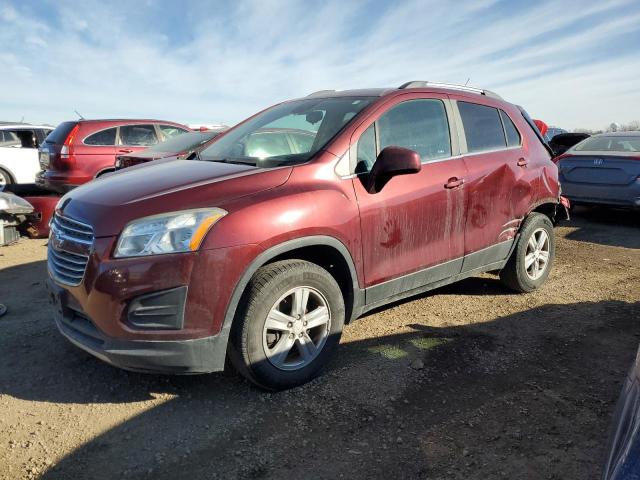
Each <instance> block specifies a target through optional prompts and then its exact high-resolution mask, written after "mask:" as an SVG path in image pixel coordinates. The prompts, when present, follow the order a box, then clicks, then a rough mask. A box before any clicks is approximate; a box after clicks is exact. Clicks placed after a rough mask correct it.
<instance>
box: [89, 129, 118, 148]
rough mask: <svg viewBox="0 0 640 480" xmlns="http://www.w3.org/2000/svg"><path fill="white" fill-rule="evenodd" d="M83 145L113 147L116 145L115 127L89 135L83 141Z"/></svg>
mask: <svg viewBox="0 0 640 480" xmlns="http://www.w3.org/2000/svg"><path fill="white" fill-rule="evenodd" d="M83 143H84V144H85V145H115V144H116V127H113V128H107V129H106V130H101V131H100V132H96V133H94V134H93V135H89V136H88V137H87V138H85V139H84V142H83Z"/></svg>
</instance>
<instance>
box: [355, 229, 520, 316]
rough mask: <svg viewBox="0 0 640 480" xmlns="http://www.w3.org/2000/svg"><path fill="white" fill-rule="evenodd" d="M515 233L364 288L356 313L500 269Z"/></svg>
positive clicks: (512, 247) (502, 266) (511, 249)
mask: <svg viewBox="0 0 640 480" xmlns="http://www.w3.org/2000/svg"><path fill="white" fill-rule="evenodd" d="M518 238H519V235H517V236H516V237H515V238H514V239H512V240H507V241H505V242H501V243H499V244H497V245H493V246H491V247H488V248H485V249H483V250H479V251H477V252H473V253H471V254H469V255H466V256H464V257H462V258H458V259H455V260H451V261H449V262H445V263H443V264H442V265H436V266H433V267H429V268H426V269H424V270H420V271H419V272H415V273H411V274H409V275H405V276H403V277H400V278H397V279H394V280H389V281H387V282H384V283H380V284H378V285H374V286H372V287H369V288H367V289H365V298H366V304H365V305H364V306H363V307H362V310H361V312H360V315H362V314H364V313H366V312H368V311H370V310H373V309H375V308H378V307H380V306H382V305H385V304H388V303H392V302H396V301H398V300H402V299H404V298H407V297H412V296H414V295H419V294H421V293H424V292H428V291H429V290H433V289H436V288H439V287H443V286H445V285H449V284H451V283H454V282H457V281H459V280H464V279H465V278H469V277H473V276H474V275H479V274H481V273H485V272H490V271H494V270H501V269H502V268H504V266H505V265H506V263H507V261H508V260H509V257H510V256H511V253H512V252H513V250H514V248H515V246H516V245H517V241H518Z"/></svg>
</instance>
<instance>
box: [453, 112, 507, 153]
mask: <svg viewBox="0 0 640 480" xmlns="http://www.w3.org/2000/svg"><path fill="white" fill-rule="evenodd" d="M458 110H459V111H460V117H461V118H462V125H463V127H464V133H465V137H466V139H467V150H468V151H469V152H470V153H474V152H484V151H487V150H498V149H500V148H505V147H506V145H507V141H506V139H505V133H504V130H503V129H502V121H501V120H500V114H499V113H498V110H497V109H496V108H493V107H487V106H486V105H478V104H477V103H468V102H458Z"/></svg>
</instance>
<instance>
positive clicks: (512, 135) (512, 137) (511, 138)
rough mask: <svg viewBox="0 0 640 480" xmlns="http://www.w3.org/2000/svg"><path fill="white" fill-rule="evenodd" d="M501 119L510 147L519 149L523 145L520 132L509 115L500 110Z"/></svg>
mask: <svg viewBox="0 0 640 480" xmlns="http://www.w3.org/2000/svg"><path fill="white" fill-rule="evenodd" d="M500 118H501V119H502V125H504V133H505V134H506V136H507V146H508V147H518V146H520V144H521V143H522V141H521V137H520V132H518V129H517V128H516V126H515V125H514V123H513V121H512V120H511V118H509V115H507V113H506V112H504V111H502V110H500Z"/></svg>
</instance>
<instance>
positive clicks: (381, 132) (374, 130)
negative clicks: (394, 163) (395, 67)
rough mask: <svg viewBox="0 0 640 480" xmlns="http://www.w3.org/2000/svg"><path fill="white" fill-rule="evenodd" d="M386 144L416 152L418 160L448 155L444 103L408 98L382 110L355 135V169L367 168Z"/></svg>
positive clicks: (449, 154)
mask: <svg viewBox="0 0 640 480" xmlns="http://www.w3.org/2000/svg"><path fill="white" fill-rule="evenodd" d="M390 146H396V147H404V148H408V149H410V150H414V151H415V152H418V154H419V155H420V158H421V160H422V163H426V162H429V161H433V160H437V159H440V158H447V157H450V156H451V137H450V134H449V122H448V120H447V113H446V110H445V107H444V103H442V101H441V100H436V99H418V100H409V101H406V102H402V103H400V104H398V105H396V106H394V107H392V108H391V109H390V110H389V111H387V112H386V113H384V114H383V115H382V116H381V117H380V118H379V119H378V120H376V122H375V123H374V124H372V125H371V126H370V127H369V128H367V129H366V130H365V131H364V132H363V133H362V135H361V136H360V138H359V139H358V143H357V149H356V150H357V162H356V171H355V173H365V172H368V171H370V170H371V167H372V166H373V164H374V162H375V160H376V157H377V155H378V154H379V153H380V150H382V149H384V148H385V147H390Z"/></svg>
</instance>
